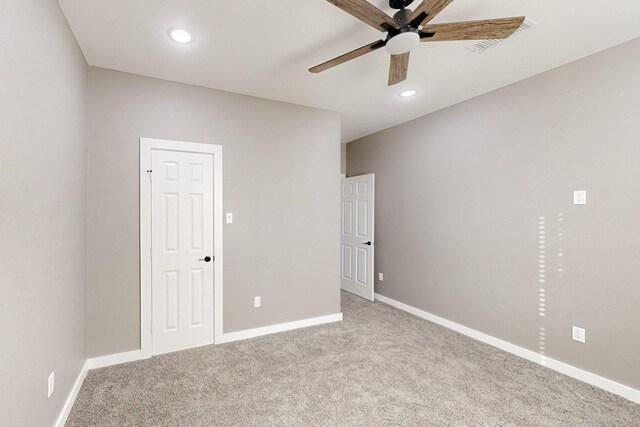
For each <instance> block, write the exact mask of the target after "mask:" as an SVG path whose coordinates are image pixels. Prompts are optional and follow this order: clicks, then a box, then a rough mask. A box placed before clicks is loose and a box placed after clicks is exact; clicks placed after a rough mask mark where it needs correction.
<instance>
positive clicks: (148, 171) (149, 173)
mask: <svg viewBox="0 0 640 427" xmlns="http://www.w3.org/2000/svg"><path fill="white" fill-rule="evenodd" d="M151 172H153V169H147V175H149V181H152V178H151V176H152V175H151Z"/></svg>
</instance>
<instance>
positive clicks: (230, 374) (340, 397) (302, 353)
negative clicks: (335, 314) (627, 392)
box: [67, 292, 640, 426]
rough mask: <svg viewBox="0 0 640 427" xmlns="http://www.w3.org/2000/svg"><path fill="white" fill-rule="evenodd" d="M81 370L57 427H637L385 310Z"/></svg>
mask: <svg viewBox="0 0 640 427" xmlns="http://www.w3.org/2000/svg"><path fill="white" fill-rule="evenodd" d="M342 311H343V313H344V321H343V322H339V323H334V324H329V325H324V326H317V327H312V328H306V329H300V330H296V331H291V332H285V333H281V334H275V335H269V336H265V337H261V338H256V339H252V340H246V341H240V342H235V343H230V344H223V345H218V346H209V347H202V348H198V349H193V350H187V351H182V352H178V353H172V354H167V355H163V356H158V357H154V358H151V359H148V360H143V361H139V362H133V363H127V364H123V365H118V366H112V367H108V368H103V369H97V370H93V371H90V372H89V374H88V375H87V378H86V379H85V382H84V384H83V386H82V389H81V390H80V393H79V395H78V397H77V400H76V403H75V405H74V407H73V410H72V411H71V414H70V416H69V419H68V421H67V426H205V425H206V426H213V425H216V426H399V425H402V426H614V425H615V426H640V405H637V404H634V403H632V402H630V401H628V400H625V399H623V398H621V397H618V396H615V395H613V394H610V393H608V392H605V391H603V390H600V389H597V388H595V387H592V386H590V385H587V384H584V383H582V382H580V381H577V380H574V379H572V378H569V377H566V376H564V375H561V374H559V373H557V372H555V371H552V370H550V369H547V368H544V367H542V366H539V365H536V364H534V363H531V362H528V361H526V360H524V359H520V358H518V357H516V356H513V355H511V354H509V353H506V352H503V351H501V350H498V349H496V348H493V347H491V346H488V345H486V344H483V343H481V342H478V341H475V340H473V339H470V338H468V337H465V336H463V335H460V334H458V333H455V332H453V331H450V330H448V329H446V328H443V327H440V326H438V325H435V324H433V323H430V322H427V321H425V320H422V319H420V318H417V317H414V316H412V315H410V314H407V313H405V312H402V311H400V310H397V309H395V308H393V307H390V306H387V305H384V304H381V303H377V302H376V303H371V302H368V301H365V300H362V299H359V298H358V297H355V296H352V295H350V294H347V293H344V292H343V294H342Z"/></svg>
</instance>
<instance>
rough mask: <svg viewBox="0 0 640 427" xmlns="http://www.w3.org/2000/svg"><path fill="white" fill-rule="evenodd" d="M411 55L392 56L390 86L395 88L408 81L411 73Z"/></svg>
mask: <svg viewBox="0 0 640 427" xmlns="http://www.w3.org/2000/svg"><path fill="white" fill-rule="evenodd" d="M409 53H410V52H407V53H403V54H401V55H391V65H390V66H389V86H393V85H395V84H398V83H400V82H402V81H404V80H406V79H407V73H408V71H409Z"/></svg>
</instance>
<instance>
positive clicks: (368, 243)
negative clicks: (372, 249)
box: [362, 241, 371, 246]
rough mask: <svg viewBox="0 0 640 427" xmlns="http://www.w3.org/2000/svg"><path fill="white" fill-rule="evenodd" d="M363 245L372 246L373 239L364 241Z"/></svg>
mask: <svg viewBox="0 0 640 427" xmlns="http://www.w3.org/2000/svg"><path fill="white" fill-rule="evenodd" d="M362 244H363V245H367V246H371V241H368V242H364V243H362Z"/></svg>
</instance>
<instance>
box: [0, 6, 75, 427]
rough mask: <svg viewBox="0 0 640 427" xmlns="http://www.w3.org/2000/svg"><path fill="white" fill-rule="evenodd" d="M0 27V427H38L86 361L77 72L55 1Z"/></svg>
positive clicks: (13, 13)
mask: <svg viewBox="0 0 640 427" xmlns="http://www.w3.org/2000/svg"><path fill="white" fill-rule="evenodd" d="M0 17H2V25H0V40H1V42H0V58H1V59H0V171H1V173H2V180H1V181H0V194H1V195H2V202H1V203H2V207H1V208H0V236H1V237H0V260H1V261H0V325H2V327H1V328H0V384H1V385H2V386H1V387H0V425H3V426H46V425H52V424H53V423H54V421H55V419H56V418H57V416H58V414H59V412H60V410H61V409H62V406H63V404H64V402H65V400H66V398H67V396H68V394H69V392H70V390H71V386H72V384H73V382H74V381H75V379H76V377H77V375H78V374H79V373H80V370H81V368H82V365H83V363H84V359H85V346H84V343H85V339H84V334H85V327H84V325H85V283H86V268H85V256H86V255H85V254H86V251H85V239H86V233H85V212H86V193H85V170H86V169H85V167H86V162H85V154H86V145H85V88H86V63H85V61H84V58H83V57H82V54H81V53H80V50H79V49H78V46H77V44H76V42H75V40H74V38H73V36H72V34H71V31H70V30H69V28H68V27H67V23H66V21H65V19H64V17H63V15H62V13H61V11H60V9H59V7H58V3H57V2H56V1H54V0H39V1H5V0H1V1H0ZM51 371H55V392H54V393H53V395H52V396H51V398H50V399H47V377H48V376H49V373H50V372H51Z"/></svg>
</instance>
